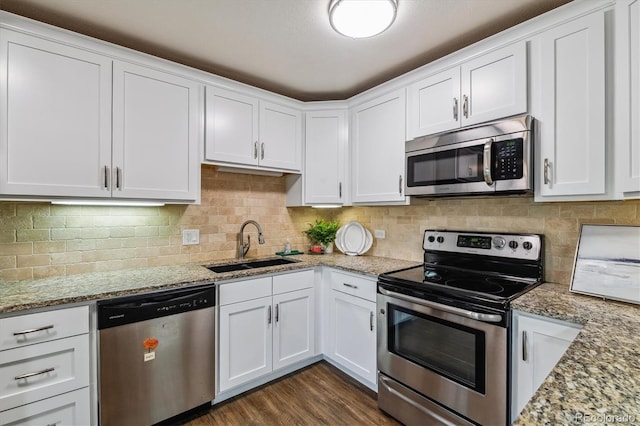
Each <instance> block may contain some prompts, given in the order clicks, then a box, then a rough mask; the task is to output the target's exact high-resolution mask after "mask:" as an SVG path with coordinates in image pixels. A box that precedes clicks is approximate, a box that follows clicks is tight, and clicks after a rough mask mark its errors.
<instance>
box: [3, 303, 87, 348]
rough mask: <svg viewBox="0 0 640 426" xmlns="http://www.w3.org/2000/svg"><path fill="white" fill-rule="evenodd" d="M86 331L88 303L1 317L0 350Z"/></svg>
mask: <svg viewBox="0 0 640 426" xmlns="http://www.w3.org/2000/svg"><path fill="white" fill-rule="evenodd" d="M88 332H89V307H88V306H79V307H77V308H68V309H59V310H55V311H47V312H38V313H36V314H27V315H18V316H15V317H9V318H3V319H1V320H0V351H2V350H5V349H13V348H17V347H20V346H26V345H31V344H33V343H41V342H46V341H49V340H54V339H61V338H63V337H69V336H76V335H78V334H84V333H88Z"/></svg>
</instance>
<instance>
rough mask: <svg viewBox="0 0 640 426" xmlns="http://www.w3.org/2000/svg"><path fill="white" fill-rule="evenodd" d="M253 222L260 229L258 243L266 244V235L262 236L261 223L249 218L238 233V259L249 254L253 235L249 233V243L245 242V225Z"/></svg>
mask: <svg viewBox="0 0 640 426" xmlns="http://www.w3.org/2000/svg"><path fill="white" fill-rule="evenodd" d="M250 223H251V224H253V225H255V227H256V228H257V229H258V243H259V244H264V236H262V228H260V224H258V222H256V221H255V220H247V221H246V222H245V223H243V224H242V226H240V232H239V233H238V259H244V255H245V254H247V252H248V251H249V249H250V248H251V235H247V244H245V243H244V227H245V226H247V225H248V224H250Z"/></svg>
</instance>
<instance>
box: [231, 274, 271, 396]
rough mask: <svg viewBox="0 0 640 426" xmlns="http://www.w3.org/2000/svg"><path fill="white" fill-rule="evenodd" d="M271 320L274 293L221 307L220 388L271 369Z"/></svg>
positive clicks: (233, 384) (255, 376) (261, 374)
mask: <svg viewBox="0 0 640 426" xmlns="http://www.w3.org/2000/svg"><path fill="white" fill-rule="evenodd" d="M231 285H232V284H231ZM272 322H273V312H272V308H271V297H263V298H261V299H255V300H249V301H247V302H240V303H234V304H232V305H226V306H221V307H220V326H219V327H220V328H219V330H220V336H219V338H220V346H219V349H218V353H219V355H220V364H219V365H220V367H219V377H220V389H219V390H220V392H223V391H225V390H228V389H230V388H232V387H235V386H237V385H240V384H242V383H246V382H249V381H251V380H253V379H256V378H258V377H260V376H263V375H265V374H268V373H270V372H271V371H272V336H271V335H272V332H271V327H272Z"/></svg>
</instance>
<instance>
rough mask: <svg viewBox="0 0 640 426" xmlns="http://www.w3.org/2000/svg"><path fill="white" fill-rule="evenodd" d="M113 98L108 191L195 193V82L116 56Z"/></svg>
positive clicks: (152, 194)
mask: <svg viewBox="0 0 640 426" xmlns="http://www.w3.org/2000/svg"><path fill="white" fill-rule="evenodd" d="M113 103H114V120H113V128H114V137H113V168H114V172H115V175H114V176H112V179H113V196H114V197H126V198H157V199H163V198H164V199H196V197H197V191H198V190H199V188H197V186H198V182H196V180H197V172H194V170H193V169H194V167H195V165H196V164H197V162H198V160H197V151H198V124H199V120H198V111H199V106H198V85H197V83H195V82H193V81H191V80H187V79H184V78H181V77H176V76H173V75H171V74H168V73H163V72H158V71H155V70H152V69H149V68H144V67H139V66H137V65H133V64H129V63H123V62H116V63H115V65H114V87H113Z"/></svg>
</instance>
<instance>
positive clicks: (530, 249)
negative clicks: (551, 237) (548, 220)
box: [422, 230, 542, 259]
mask: <svg viewBox="0 0 640 426" xmlns="http://www.w3.org/2000/svg"><path fill="white" fill-rule="evenodd" d="M422 248H423V249H425V250H432V251H445V252H451V253H471V254H482V255H485V256H498V257H506V258H511V259H539V258H540V253H541V251H542V238H541V237H540V235H536V234H494V233H486V232H464V231H438V230H426V231H425V232H424V240H423V242H422Z"/></svg>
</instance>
